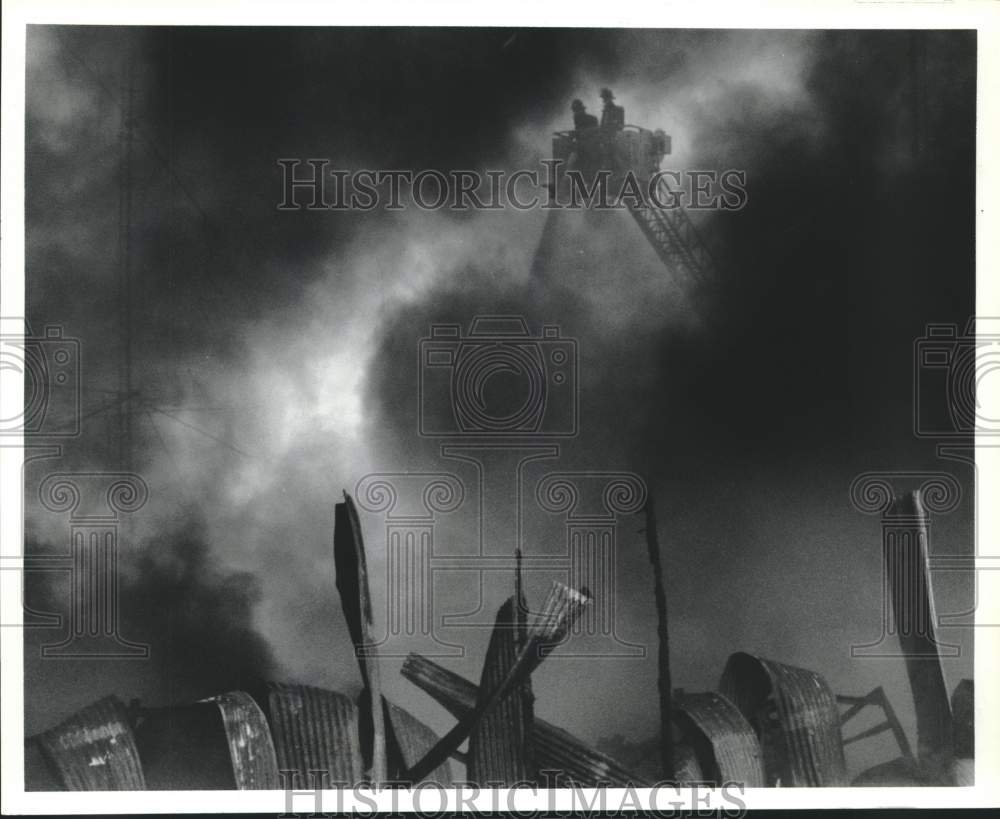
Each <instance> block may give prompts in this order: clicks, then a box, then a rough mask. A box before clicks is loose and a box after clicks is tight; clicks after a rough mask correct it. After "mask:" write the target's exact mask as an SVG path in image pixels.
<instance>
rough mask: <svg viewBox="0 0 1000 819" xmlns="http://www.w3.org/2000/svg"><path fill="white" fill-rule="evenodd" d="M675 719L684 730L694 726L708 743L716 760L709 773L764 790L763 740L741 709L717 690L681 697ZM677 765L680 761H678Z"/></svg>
mask: <svg viewBox="0 0 1000 819" xmlns="http://www.w3.org/2000/svg"><path fill="white" fill-rule="evenodd" d="M674 716H675V719H676V720H677V722H678V725H679V726H680V727H681V730H690V728H691V727H692V726H693V727H694V728H695V729H696V730H697V731H699V732H700V733H701V734H702V735H704V737H705V738H706V739H707V740H708V743H709V745H710V746H711V749H712V754H713V757H714V759H713V760H712V766H711V768H714V769H715V770H711V769H710V770H706V771H704V773H705V774H707V775H708V777H709V779H713V780H715V781H718V782H720V783H722V782H742V783H743V784H744V785H745V786H746V787H748V788H761V787H764V784H765V780H764V759H763V754H762V753H761V748H760V741H759V740H758V739H757V735H756V734H755V733H754V730H753V728H752V727H751V726H750V723H749V722H747V721H746V719H745V718H744V716H743V714H741V713H740V710H739V709H738V708H737V707H736V706H735V705H733V704H732V703H731V702H730V701H729V700H727V699H726V698H725V697H723V696H722V695H721V694H718V693H716V692H715V691H706V692H704V693H700V694H687V693H685V694H678V695H676V696H675V697H674ZM675 764H676V759H675Z"/></svg>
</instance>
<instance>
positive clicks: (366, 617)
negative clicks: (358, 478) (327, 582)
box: [333, 492, 388, 782]
mask: <svg viewBox="0 0 1000 819" xmlns="http://www.w3.org/2000/svg"><path fill="white" fill-rule="evenodd" d="M333 559H334V565H335V567H336V572H337V591H338V592H340V604H341V606H342V607H343V609H344V617H345V618H346V620H347V628H348V630H349V631H350V634H351V642H353V643H354V653H355V656H356V657H357V660H358V666H359V668H360V670H361V680H362V684H363V685H364V690H363V692H362V695H361V703H360V704H359V708H360V720H359V730H360V732H361V750H362V755H363V757H364V760H365V764H366V766H367V769H368V776H369V777H370V779H371V781H373V782H384V781H385V780H386V778H387V773H388V770H387V764H386V744H385V715H384V713H383V710H382V707H381V703H382V686H381V682H380V679H379V668H378V656H377V654H376V652H375V641H374V640H373V639H372V634H371V628H372V603H371V595H370V592H369V589H368V568H367V565H366V562H365V546H364V540H363V538H362V535H361V523H360V521H359V520H358V512H357V509H356V508H355V506H354V501H353V499H352V498H351V496H350V495H348V494H347V493H346V492H345V493H344V502H343V503H338V504H337V507H336V513H335V522H334V534H333Z"/></svg>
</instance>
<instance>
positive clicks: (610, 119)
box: [601, 88, 625, 131]
mask: <svg viewBox="0 0 1000 819" xmlns="http://www.w3.org/2000/svg"><path fill="white" fill-rule="evenodd" d="M601 99H602V100H604V110H603V111H601V128H603V129H605V130H608V131H620V130H621V129H622V128H624V127H625V109H624V108H622V106H620V105H615V102H614V100H615V95H614V94H612V93H611V89H610V88H602V89H601Z"/></svg>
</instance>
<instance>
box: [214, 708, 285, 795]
mask: <svg viewBox="0 0 1000 819" xmlns="http://www.w3.org/2000/svg"><path fill="white" fill-rule="evenodd" d="M205 701H206V702H214V703H216V704H217V705H218V706H219V711H220V713H221V714H222V724H223V726H224V727H225V729H226V739H227V741H228V744H229V755H230V757H231V758H232V761H233V778H234V779H235V781H236V787H237V789H239V790H241V791H245V790H275V789H277V788H279V787H280V782H279V780H278V759H277V755H276V753H275V750H274V742H273V741H272V740H271V729H270V728H269V727H268V724H267V719H266V718H265V717H264V713H263V711H261V710H260V706H259V705H257V703H256V702H255V701H254V699H253V697H251V696H250V695H249V694H247V693H246V692H245V691H230V692H229V693H227V694H219V695H218V696H215V697H210V698H209V699H208V700H205Z"/></svg>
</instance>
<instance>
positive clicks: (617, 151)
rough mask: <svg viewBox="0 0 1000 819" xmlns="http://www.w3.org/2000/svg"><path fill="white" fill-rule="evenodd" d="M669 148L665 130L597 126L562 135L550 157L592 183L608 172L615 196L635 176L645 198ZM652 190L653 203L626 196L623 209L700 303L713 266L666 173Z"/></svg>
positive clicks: (710, 287) (713, 280)
mask: <svg viewBox="0 0 1000 819" xmlns="http://www.w3.org/2000/svg"><path fill="white" fill-rule="evenodd" d="M670 148H671V145H670V137H669V136H668V135H667V134H664V133H663V131H660V130H656V131H650V130H647V129H645V128H640V127H638V126H636V125H625V126H624V128H621V129H616V130H609V129H605V128H601V127H595V128H588V129H580V130H576V131H558V132H556V133H555V134H554V135H553V140H552V156H553V158H554V159H556V160H561V161H562V162H563V163H565V169H566V170H579V171H581V172H582V174H583V176H584V178H585V179H587V180H588V181H589V180H591V179H593V178H595V174H596V173H597V172H598V171H602V170H605V171H608V172H610V176H609V177H608V184H609V189H610V190H611V191H619V190H621V185H622V182H623V181H624V179H625V177H626V174H627V172H628V171H631V172H632V175H633V176H634V178H635V179H636V180H637V181H638V182H639V184H640V187H641V189H642V191H643V192H644V194H645V192H646V191H647V190H648V186H649V184H650V182H651V180H652V179H653V177H654V175H655V174H656V173H657V172H658V171H659V170H660V163H661V162H662V161H663V157H664V156H666V155H667V154H669V153H670ZM564 182H565V180H564ZM653 190H655V201H652V199H651V198H649V197H646V196H645V195H644V196H643V197H642V199H641V200H640V199H638V198H637V197H634V196H625V197H623V198H622V200H621V205H622V206H624V207H625V208H626V209H627V210H628V212H629V213H630V214H631V215H632V218H633V219H635V221H636V224H637V225H638V226H639V229H640V230H641V231H642V233H643V235H644V236H645V237H646V239H647V241H648V242H649V243H650V245H651V246H652V248H653V250H654V251H655V252H656V255H657V256H658V257H659V259H660V261H661V262H663V264H664V266H665V267H666V268H667V270H668V271H670V273H671V274H672V275H674V276H676V277H677V278H679V279H680V280H681V283H682V286H683V287H684V288H685V290H686V291H687V292H688V293H689V294H690V295H691V296H692V298H693V299H694V300H698V299H699V298H700V297H701V296H703V295H704V294H705V293H706V292H707V291H710V290H713V289H714V288H715V285H716V283H717V281H718V276H717V271H716V264H715V261H714V260H713V258H712V254H711V253H710V251H709V249H708V247H707V246H706V244H705V241H704V240H703V239H702V237H701V235H700V234H699V232H698V230H697V228H696V227H695V225H694V223H693V222H692V220H691V217H690V216H689V215H688V212H687V210H686V209H685V208H684V207H683V205H681V204H679V203H680V202H681V201H682V200H681V199H680V198H679V197H680V196H681V195H682V192H681V191H680V190H678V189H677V188H676V186H675V185H674V184H672V183H671V182H669V181H668V179H667V177H666V176H664V175H662V174H661V175H660V176H659V177H658V178H657V179H656V181H655V183H653ZM661 204H662V205H666V206H665V207H661V206H660V205H661ZM552 213H554V211H553V212H552Z"/></svg>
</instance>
